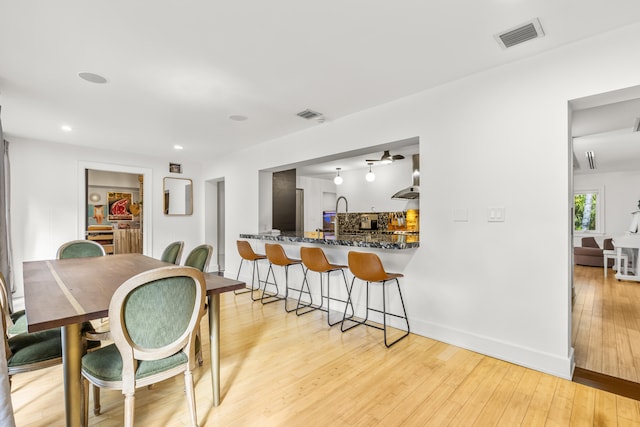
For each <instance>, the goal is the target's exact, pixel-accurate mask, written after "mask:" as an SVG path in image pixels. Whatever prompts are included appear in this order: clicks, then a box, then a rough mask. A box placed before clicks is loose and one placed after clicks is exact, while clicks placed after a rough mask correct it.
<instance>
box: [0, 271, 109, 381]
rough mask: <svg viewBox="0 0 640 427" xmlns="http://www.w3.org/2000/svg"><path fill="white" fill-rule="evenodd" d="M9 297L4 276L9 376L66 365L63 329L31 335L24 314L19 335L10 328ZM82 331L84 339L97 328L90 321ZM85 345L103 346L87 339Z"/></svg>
mask: <svg viewBox="0 0 640 427" xmlns="http://www.w3.org/2000/svg"><path fill="white" fill-rule="evenodd" d="M6 296H7V287H6V282H5V280H4V276H3V275H2V274H1V273H0V311H2V313H1V314H2V315H1V316H0V317H2V324H3V325H4V328H3V329H4V331H5V333H4V334H3V335H4V345H5V349H6V354H7V367H8V373H9V377H11V376H12V375H14V374H19V373H21V372H31V371H36V370H38V369H44V368H48V367H50V366H55V365H58V364H60V363H61V362H62V338H61V334H60V328H54V329H47V330H45V331H39V332H32V333H29V332H27V331H26V329H27V326H26V316H25V315H24V314H23V316H22V320H21V321H22V322H24V332H20V333H17V330H16V329H14V330H13V332H10V331H11V329H7V326H8V325H9V324H10V322H11V321H12V316H11V315H10V314H9V304H8V299H7V297H6ZM23 313H24V311H23ZM82 332H83V335H82V336H83V337H84V336H85V334H88V333H91V332H93V326H92V325H91V323H90V322H84V323H83V324H82ZM82 344H83V347H84V349H85V351H86V350H92V349H95V348H97V347H100V342H99V341H88V340H86V338H83V340H82Z"/></svg>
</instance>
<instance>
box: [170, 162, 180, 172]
mask: <svg viewBox="0 0 640 427" xmlns="http://www.w3.org/2000/svg"><path fill="white" fill-rule="evenodd" d="M169 172H171V173H182V165H181V164H180V163H169Z"/></svg>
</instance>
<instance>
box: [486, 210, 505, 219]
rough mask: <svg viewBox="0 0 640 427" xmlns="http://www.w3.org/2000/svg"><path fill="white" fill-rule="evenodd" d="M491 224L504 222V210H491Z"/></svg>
mask: <svg viewBox="0 0 640 427" xmlns="http://www.w3.org/2000/svg"><path fill="white" fill-rule="evenodd" d="M488 221H489V222H504V208H489V217H488Z"/></svg>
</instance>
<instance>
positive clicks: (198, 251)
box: [184, 245, 213, 273]
mask: <svg viewBox="0 0 640 427" xmlns="http://www.w3.org/2000/svg"><path fill="white" fill-rule="evenodd" d="M211 254H213V247H212V246H211V245H200V246H196V247H195V248H193V249H192V250H191V252H189V255H187V259H185V260H184V265H185V266H187V267H193V268H197V269H198V270H200V271H202V272H203V273H206V272H207V268H209V261H211Z"/></svg>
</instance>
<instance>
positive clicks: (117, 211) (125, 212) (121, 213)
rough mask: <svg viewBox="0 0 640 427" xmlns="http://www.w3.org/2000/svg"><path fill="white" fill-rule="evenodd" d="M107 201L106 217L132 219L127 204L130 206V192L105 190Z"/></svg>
mask: <svg viewBox="0 0 640 427" xmlns="http://www.w3.org/2000/svg"><path fill="white" fill-rule="evenodd" d="M107 199H108V202H109V211H108V215H107V219H108V220H109V221H132V220H133V214H132V213H131V211H130V209H129V206H131V200H132V198H131V193H121V192H112V191H109V192H107Z"/></svg>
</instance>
